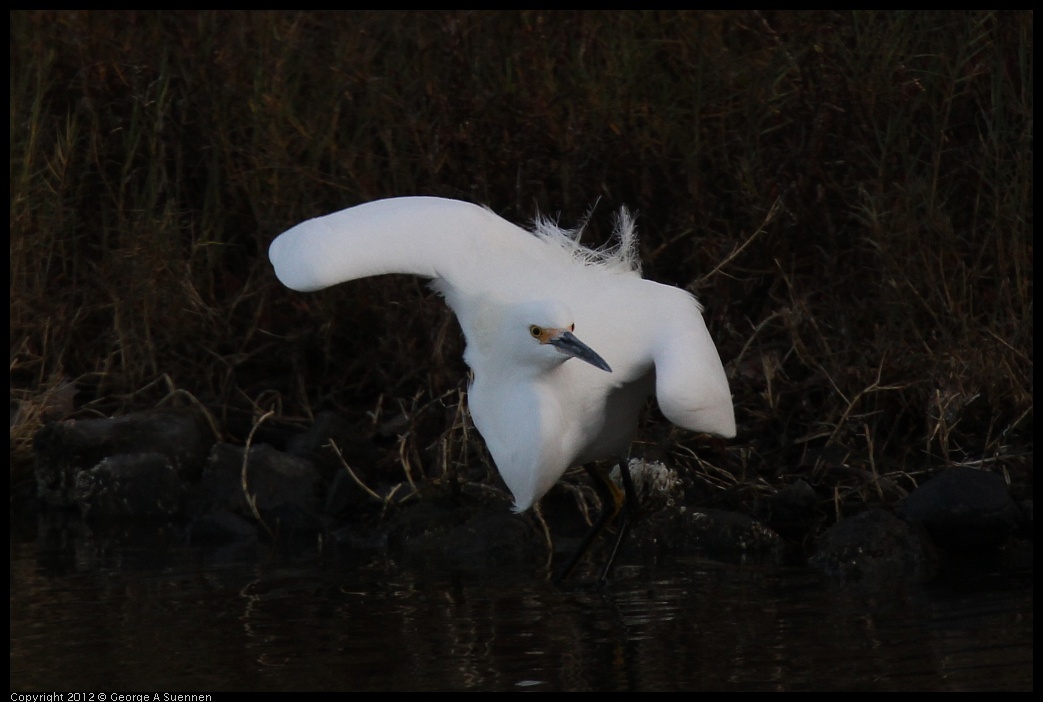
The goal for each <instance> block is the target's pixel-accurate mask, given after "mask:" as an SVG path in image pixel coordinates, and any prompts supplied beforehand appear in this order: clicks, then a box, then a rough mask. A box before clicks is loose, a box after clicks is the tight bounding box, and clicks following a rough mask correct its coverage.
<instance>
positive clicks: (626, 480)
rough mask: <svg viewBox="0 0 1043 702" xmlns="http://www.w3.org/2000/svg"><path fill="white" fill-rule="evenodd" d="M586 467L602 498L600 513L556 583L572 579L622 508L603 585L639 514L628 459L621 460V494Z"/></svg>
mask: <svg viewBox="0 0 1043 702" xmlns="http://www.w3.org/2000/svg"><path fill="white" fill-rule="evenodd" d="M583 468H584V469H585V470H586V471H587V473H588V474H590V477H591V478H592V479H593V481H594V488H595V489H596V490H597V491H598V496H599V497H600V498H601V511H600V512H598V516H597V519H595V520H594V523H593V524H592V525H591V527H590V529H589V530H588V531H587V533H586V534H585V535H584V536H583V540H582V541H580V544H579V546H577V547H576V550H575V552H573V554H572V556H570V557H569V560H568V561H567V562H566V563H565V565H564V566H563V567H562V568H561V570H559V571H558V574H557V575H556V576H555V577H554V581H555V582H561V581H562V580H564V579H565V578H567V577H568V576H569V573H571V572H572V570H573V568H575V567H576V564H577V563H579V561H580V559H582V558H583V555H584V554H585V553H586V552H587V549H589V548H590V545H591V544H592V543H593V542H594V539H596V538H597V537H598V535H599V534H600V533H601V532H602V531H604V529H605V527H606V526H607V525H608V523H609V522H610V521H612V519H613V518H614V517H615V516H616V515H617V514H618V513H619V511H620V509H622V510H623V521H622V523H621V524H620V526H619V531H618V533H617V535H616V541H615V543H614V544H613V546H612V550H611V551H610V552H609V557H608V563H606V564H605V569H604V571H603V572H602V574H601V582H602V583H604V582H605V581H607V580H608V575H609V572H610V571H611V570H612V563H613V561H615V559H616V553H617V552H618V551H619V547H620V546H621V545H622V543H623V540H624V539H625V538H626V535H627V532H628V531H630V523H631V521H632V519H633V517H634V516H635V515H636V513H637V496H636V492H635V491H634V482H633V480H632V479H631V477H630V469H629V468H628V467H627V459H626V458H622V459H620V461H619V472H620V475H621V476H622V479H623V494H622V495H621V494H620V493H619V489H618V488H617V487H616V486H615V485H614V484H612V482H611V480H610V479H609V477H608V476H607V475H605V474H604V473H602V472H600V471H598V470H597V468H595V467H594V466H593V465H585V466H583Z"/></svg>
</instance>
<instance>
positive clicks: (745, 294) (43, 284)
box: [10, 11, 1033, 516]
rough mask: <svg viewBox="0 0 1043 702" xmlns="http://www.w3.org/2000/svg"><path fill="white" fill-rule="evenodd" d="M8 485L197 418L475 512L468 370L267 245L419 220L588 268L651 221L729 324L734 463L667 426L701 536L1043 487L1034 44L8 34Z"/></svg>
mask: <svg viewBox="0 0 1043 702" xmlns="http://www.w3.org/2000/svg"><path fill="white" fill-rule="evenodd" d="M10 19H11V42H10V58H11V63H10V102H11V122H10V127H11V161H10V163H11V165H10V178H11V211H10V227H11V239H10V254H11V288H10V289H11V298H10V305H11V358H10V380H11V401H12V426H11V452H12V458H13V461H12V465H13V466H14V479H17V478H18V477H19V476H20V474H23V473H24V472H25V471H26V470H27V469H28V466H29V465H30V460H29V458H30V455H31V451H30V447H31V440H32V436H33V435H34V433H35V432H36V431H37V430H38V429H39V428H40V427H41V426H42V424H43V423H44V422H46V421H50V420H55V419H63V418H87V417H97V416H110V415H114V414H122V413H126V412H130V411H133V410H138V409H146V408H153V407H170V406H188V407H195V408H197V409H198V410H200V411H202V412H204V413H205V414H206V416H208V417H209V419H210V424H211V425H212V427H213V430H214V432H215V434H216V436H217V438H219V439H221V440H223V441H227V442H231V443H239V444H242V443H244V442H245V441H246V438H247V435H248V433H249V431H250V429H251V428H252V427H253V426H255V425H256V423H257V420H258V419H259V417H261V415H263V414H265V413H266V412H268V411H269V410H275V412H276V419H272V420H270V421H269V424H270V425H271V426H272V427H274V426H277V425H278V424H279V423H280V422H299V423H301V424H302V425H303V424H306V423H308V422H310V421H311V420H312V419H313V418H314V416H315V415H316V414H317V413H318V412H320V411H321V410H334V411H336V412H338V413H340V414H341V415H342V416H344V417H346V418H347V419H348V420H349V421H351V422H353V423H356V424H357V427H358V429H359V431H360V433H361V434H362V435H363V436H366V437H367V440H368V437H370V436H386V437H388V438H386V439H385V440H384V441H383V443H381V442H380V441H377V442H376V443H375V444H374V446H373V451H372V454H373V456H374V460H377V461H380V462H382V463H383V464H385V465H386V466H388V470H403V471H404V470H409V471H410V475H409V479H410V480H420V479H422V478H426V482H427V483H428V484H429V485H430V486H433V487H435V488H437V487H438V486H439V485H443V484H445V483H446V482H448V481H446V480H445V476H447V475H451V476H456V477H457V478H456V479H472V480H479V479H485V476H488V475H489V472H488V471H486V469H485V467H484V466H485V464H484V462H485V461H487V460H488V459H487V457H486V456H485V454H484V450H483V449H482V448H481V443H480V441H479V440H478V439H477V434H476V432H475V431H474V430H473V428H472V427H468V425H467V423H466V422H467V420H466V419H465V416H466V415H465V414H464V413H463V412H462V411H460V407H459V405H460V403H461V401H462V399H463V398H464V394H465V390H466V368H465V367H464V365H463V362H462V360H461V358H460V355H461V352H462V339H461V338H460V335H459V331H458V328H457V326H456V322H455V321H454V320H453V318H452V315H451V313H449V312H448V310H447V309H446V308H445V306H444V305H443V304H442V303H441V301H440V300H438V299H437V298H436V297H435V296H433V295H432V294H431V293H430V292H428V291H427V290H426V289H425V288H424V287H423V284H422V282H421V281H417V280H413V279H410V278H406V277H385V278H382V279H375V280H367V281H360V282H354V283H350V284H346V285H343V286H340V287H338V288H334V289H331V290H328V291H324V292H321V293H316V294H310V295H301V294H297V293H293V292H290V291H288V290H286V289H284V288H283V287H282V286H281V285H279V284H278V282H277V281H276V280H275V278H274V275H273V274H272V271H271V268H270V266H269V264H268V262H267V256H266V252H267V247H268V244H269V243H270V241H271V240H272V239H273V238H274V237H275V236H276V235H277V234H278V233H280V232H281V231H283V230H285V229H287V228H289V227H290V226H292V225H293V224H295V223H297V222H298V221H300V220H302V219H305V218H308V217H312V216H316V215H320V214H325V213H328V212H331V211H334V210H338V209H342V208H344V207H348V206H350V205H354V204H357V203H360V202H363V201H367V200H372V199H376V198H381V197H387V196H395V195H416V194H427V195H439V196H445V197H454V198H460V199H464V200H470V201H474V202H478V203H481V204H485V205H488V206H490V207H491V208H492V209H493V210H494V211H496V212H498V213H500V214H501V215H503V216H505V217H507V218H508V219H512V220H513V221H516V222H519V223H523V224H524V223H527V222H529V221H531V219H532V218H533V216H534V215H535V214H536V213H537V212H540V213H544V214H551V215H553V216H556V217H557V216H560V221H561V223H562V224H563V225H566V226H571V225H573V224H575V223H577V222H579V221H581V220H582V218H583V217H584V216H585V215H586V214H587V213H588V211H589V210H590V208H591V207H592V206H595V205H596V206H595V208H594V212H593V216H592V217H591V220H590V224H589V226H588V230H587V232H586V234H585V241H588V242H589V243H591V244H599V243H602V242H603V241H604V240H605V238H606V237H607V236H608V233H609V231H610V226H611V222H612V216H611V215H612V213H613V211H614V210H615V209H617V208H618V207H619V206H622V205H626V206H628V207H630V208H632V209H633V210H634V211H636V212H637V213H638V217H639V219H638V225H639V229H640V231H641V236H642V239H641V248H642V254H643V259H644V271H645V275H646V277H649V278H652V279H655V280H659V281H662V282H667V283H671V284H674V285H677V286H680V287H685V288H687V289H689V290H691V291H692V292H694V293H696V294H697V295H698V296H699V297H700V299H701V300H702V301H703V303H704V305H705V308H706V317H707V322H708V325H709V327H710V331H711V333H712V334H713V336H714V339H715V340H716V342H717V345H718V348H719V350H720V352H721V356H722V358H723V359H724V361H725V364H726V367H727V370H728V373H729V377H730V380H731V385H732V391H733V393H734V398H735V404H736V415H737V419H738V422H739V436H738V438H737V439H736V440H735V441H733V442H731V443H730V444H729V446H728V449H727V451H726V452H724V453H722V452H715V453H712V454H705V452H703V450H702V449H699V448H697V447H696V446H695V445H694V444H692V443H691V437H690V436H688V435H687V434H686V433H685V432H683V431H679V430H674V429H672V428H671V427H670V426H669V424H668V423H667V422H665V421H664V420H663V419H662V418H661V417H659V416H658V414H657V412H656V410H655V409H654V407H652V408H651V409H650V412H649V415H648V419H647V421H646V423H645V425H644V426H643V427H642V430H641V432H640V435H639V441H638V443H637V445H636V446H635V448H634V453H635V455H647V456H649V457H650V458H660V459H662V460H664V461H665V462H666V463H668V464H669V465H672V466H675V467H677V468H679V469H680V470H682V471H683V472H684V474H685V475H686V476H687V481H688V482H689V484H690V486H692V487H693V488H695V489H697V490H698V491H699V492H700V493H701V494H700V495H699V499H700V500H701V501H702V502H703V503H705V504H708V505H717V506H726V507H740V506H743V507H747V508H750V507H752V506H754V505H755V504H756V503H757V502H758V501H759V500H761V499H762V498H766V497H770V496H772V495H774V494H776V493H778V492H779V491H781V490H784V489H785V488H786V486H788V485H790V484H792V483H793V482H794V481H796V480H798V479H803V480H804V481H806V482H807V483H809V484H810V485H812V486H813V487H814V488H815V493H816V495H817V496H818V499H819V500H820V503H821V508H822V512H823V513H824V514H826V515H834V516H835V515H837V514H842V513H845V512H850V511H856V510H859V509H862V508H863V507H864V506H865V505H866V504H874V503H882V502H887V501H889V500H892V499H894V498H895V497H896V496H897V495H901V494H902V493H903V492H904V491H906V490H908V489H910V488H912V487H914V486H916V485H917V484H919V482H920V481H921V480H922V479H923V478H924V477H926V476H927V475H929V474H930V473H933V472H936V471H938V470H942V469H945V468H947V467H951V466H957V465H962V466H972V467H977V468H983V469H986V470H989V471H994V472H997V473H999V474H1001V475H1003V476H1004V477H1005V478H1007V480H1008V481H1009V482H1010V483H1011V484H1012V487H1013V489H1014V493H1015V496H1016V497H1019V498H1027V497H1031V491H1032V475H1031V459H1032V407H1033V402H1032V331H1033V330H1032V313H1033V304H1032V194H1033V193H1032V191H1033V188H1032V165H1033V164H1032V148H1033V143H1032V129H1033V121H1032V103H1033V98H1032V85H1033V16H1032V13H1031V12H988V11H974V12H971V11H967V12H931V13H925V12H810V13H794V12H779V13H767V12H765V13H757V12H676V11H670V12H625V13H616V12H612V13H601V12H582V13H580V12H562V13H552V12H542V11H540V12H538V11H524V12H409V13H385V12H366V13H360V12H347V13H339V12H338V13H311V12H308V13H286V12H256V13H228V12H199V11H185V12H86V11H81V12H44V11H38V12H36V11H34V12H13V13H11V15H10Z"/></svg>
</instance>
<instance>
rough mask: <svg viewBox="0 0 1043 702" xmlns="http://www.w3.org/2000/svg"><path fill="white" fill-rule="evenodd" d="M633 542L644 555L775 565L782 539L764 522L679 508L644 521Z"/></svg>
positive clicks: (640, 523)
mask: <svg viewBox="0 0 1043 702" xmlns="http://www.w3.org/2000/svg"><path fill="white" fill-rule="evenodd" d="M633 533H634V539H633V540H634V542H635V543H636V544H637V545H638V547H639V548H641V550H642V551H645V552H648V551H649V550H655V551H657V552H659V553H695V554H699V555H703V556H706V557H708V558H713V559H716V560H721V561H725V562H731V563H733V562H738V561H745V560H748V559H750V558H754V559H757V560H767V561H769V562H775V561H776V560H778V559H780V558H781V556H782V546H783V544H782V538H781V537H780V536H779V535H778V534H777V533H775V532H774V531H772V530H771V529H769V528H768V527H766V526H765V525H764V524H762V523H761V522H759V521H757V520H756V519H753V518H752V517H749V516H747V515H745V514H739V513H738V512H729V511H727V510H721V509H710V508H691V507H678V508H674V509H669V510H662V511H660V512H656V513H653V514H650V515H648V516H647V517H646V518H641V519H639V520H638V523H637V524H636V525H635V527H634V531H633Z"/></svg>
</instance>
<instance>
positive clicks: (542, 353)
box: [505, 301, 612, 373]
mask: <svg viewBox="0 0 1043 702" xmlns="http://www.w3.org/2000/svg"><path fill="white" fill-rule="evenodd" d="M505 321H506V323H507V325H508V326H509V331H507V334H508V335H509V336H510V337H511V338H513V339H514V341H513V342H512V343H511V348H512V349H513V351H512V353H514V354H517V356H518V360H519V362H527V363H528V364H530V365H533V366H535V367H541V368H542V367H554V366H557V365H560V364H562V363H564V362H565V361H567V360H569V359H570V358H576V359H579V360H581V361H585V362H587V363H589V364H590V365H592V366H594V367H595V368H600V369H601V370H603V371H607V372H609V373H611V372H612V368H611V367H609V365H608V363H606V362H605V359H603V358H602V357H601V356H600V355H598V353H597V352H596V351H594V349H592V348H590V347H589V346H587V345H586V344H585V343H583V342H582V341H580V339H579V337H578V336H577V335H576V334H575V331H576V323H575V321H573V317H572V313H571V312H570V311H569V309H568V307H567V306H566V305H564V304H562V303H557V302H551V301H540V302H530V303H525V304H521V305H516V306H515V308H514V309H513V310H512V312H511V314H509V315H507V319H506V320H505ZM522 337H524V338H522Z"/></svg>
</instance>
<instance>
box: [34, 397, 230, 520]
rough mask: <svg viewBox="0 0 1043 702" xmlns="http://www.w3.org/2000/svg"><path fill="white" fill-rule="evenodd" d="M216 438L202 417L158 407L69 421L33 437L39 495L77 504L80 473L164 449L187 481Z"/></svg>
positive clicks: (196, 474)
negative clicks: (123, 456) (122, 456)
mask: <svg viewBox="0 0 1043 702" xmlns="http://www.w3.org/2000/svg"><path fill="white" fill-rule="evenodd" d="M209 441H210V437H209V435H208V432H206V431H204V429H203V428H202V425H201V422H200V421H199V418H198V416H197V415H196V414H195V413H192V412H185V411H180V410H153V411H149V412H139V413H136V414H128V415H126V416H123V417H113V418H109V419H87V420H67V421H63V422H52V423H50V424H47V425H46V426H44V427H43V428H42V429H40V431H38V432H37V433H36V436H34V437H33V452H34V454H35V457H36V485H37V494H38V495H39V497H40V498H41V499H42V500H44V501H45V502H46V503H47V504H50V505H54V506H62V507H68V506H73V505H75V504H77V494H76V490H77V488H76V476H77V475H79V474H80V473H81V472H83V471H86V470H90V469H92V468H94V467H95V466H97V465H98V464H99V463H101V462H102V461H103V460H105V459H106V458H109V457H110V456H117V455H120V454H129V455H135V454H139V455H140V454H161V455H164V456H167V457H168V458H169V459H170V464H171V465H172V466H173V467H174V469H175V470H176V471H177V473H178V475H180V476H181V478H182V479H185V480H194V479H197V478H198V477H199V475H200V473H201V472H202V468H203V461H204V460H205V458H206V452H207V449H208V448H209Z"/></svg>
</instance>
